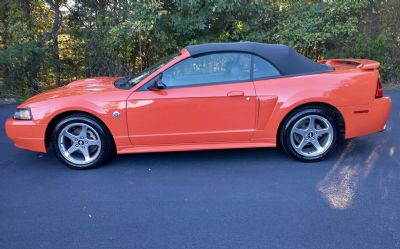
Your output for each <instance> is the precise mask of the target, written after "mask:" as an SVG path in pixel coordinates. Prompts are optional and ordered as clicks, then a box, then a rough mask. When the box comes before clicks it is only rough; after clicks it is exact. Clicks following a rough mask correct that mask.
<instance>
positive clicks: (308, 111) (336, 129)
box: [278, 105, 343, 162]
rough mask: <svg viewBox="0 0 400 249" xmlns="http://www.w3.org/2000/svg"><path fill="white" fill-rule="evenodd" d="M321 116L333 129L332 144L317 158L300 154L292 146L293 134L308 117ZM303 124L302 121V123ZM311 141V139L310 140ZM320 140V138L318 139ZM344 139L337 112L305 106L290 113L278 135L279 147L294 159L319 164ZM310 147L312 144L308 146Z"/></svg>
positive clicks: (319, 107)
mask: <svg viewBox="0 0 400 249" xmlns="http://www.w3.org/2000/svg"><path fill="white" fill-rule="evenodd" d="M314 115H315V116H320V117H322V118H324V119H326V120H327V121H328V122H329V123H330V124H331V127H332V132H331V133H330V134H333V135H332V140H331V141H332V142H331V143H330V146H327V147H326V148H327V149H326V150H325V151H324V152H323V153H321V154H319V155H316V156H305V155H302V154H300V153H299V152H298V151H296V149H295V148H294V146H293V145H292V142H291V132H292V129H293V127H294V125H295V124H296V122H298V121H299V120H302V119H304V118H306V117H309V116H314ZM300 122H301V121H300ZM308 139H310V138H308ZM316 139H317V140H318V136H317V137H316ZM342 139H343V135H342V132H341V129H340V119H339V114H338V113H337V112H335V111H334V110H331V109H329V108H324V107H321V106H317V105H316V106H305V107H300V108H299V109H297V110H294V111H293V112H292V113H290V114H289V115H288V116H287V117H286V118H285V119H284V121H283V123H282V125H281V127H280V129H279V135H278V143H279V146H280V147H281V148H282V149H283V150H284V151H285V152H286V153H288V154H289V155H290V156H291V157H293V158H294V159H296V160H298V161H301V162H318V161H321V160H324V159H325V158H327V157H328V156H329V154H330V153H331V152H332V151H334V150H335V148H336V146H337V144H338V143H339V141H341V140H342ZM307 146H310V143H309V144H308V145H307Z"/></svg>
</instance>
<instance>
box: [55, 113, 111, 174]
mask: <svg viewBox="0 0 400 249" xmlns="http://www.w3.org/2000/svg"><path fill="white" fill-rule="evenodd" d="M112 146H113V143H112V141H111V138H110V135H108V132H107V130H106V128H105V127H104V125H102V124H101V123H100V122H99V121H97V120H96V119H94V118H92V117H91V116H89V115H85V114H75V115H71V116H69V117H67V118H65V119H63V120H61V121H60V122H59V123H58V124H57V126H56V127H55V129H54V132H53V137H52V147H53V149H54V151H55V154H56V156H57V157H58V159H60V160H61V161H62V162H64V163H66V165H67V166H68V167H70V168H74V169H90V168H95V167H98V166H100V165H101V164H102V163H104V161H106V160H107V159H108V158H109V157H110V155H111V154H112V152H113V149H112V148H113V147H112Z"/></svg>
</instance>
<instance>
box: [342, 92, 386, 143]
mask: <svg viewBox="0 0 400 249" xmlns="http://www.w3.org/2000/svg"><path fill="white" fill-rule="evenodd" d="M391 105H392V102H391V100H390V98H389V97H383V98H379V99H374V101H373V102H372V103H371V104H370V105H358V106H349V107H342V108H340V111H341V112H342V114H343V118H344V122H345V126H346V138H352V137H358V136H363V135H368V134H371V133H375V132H379V131H383V130H384V129H385V125H386V122H387V120H388V118H389V114H390V108H391Z"/></svg>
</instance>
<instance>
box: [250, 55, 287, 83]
mask: <svg viewBox="0 0 400 249" xmlns="http://www.w3.org/2000/svg"><path fill="white" fill-rule="evenodd" d="M279 75H281V74H280V73H279V71H278V70H277V69H276V68H275V67H274V66H273V65H272V64H271V63H269V62H268V61H266V60H264V59H262V58H260V57H258V56H255V55H253V79H255V80H256V79H262V78H268V77H273V76H279Z"/></svg>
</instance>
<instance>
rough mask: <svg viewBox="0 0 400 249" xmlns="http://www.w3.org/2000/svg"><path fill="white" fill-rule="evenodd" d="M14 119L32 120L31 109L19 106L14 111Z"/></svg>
mask: <svg viewBox="0 0 400 249" xmlns="http://www.w3.org/2000/svg"><path fill="white" fill-rule="evenodd" d="M14 119H17V120H32V114H31V110H30V109H29V108H20V109H17V111H16V112H15V113H14Z"/></svg>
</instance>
